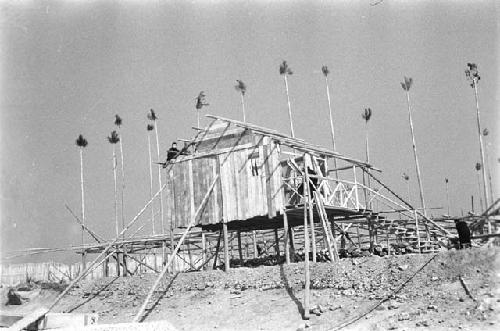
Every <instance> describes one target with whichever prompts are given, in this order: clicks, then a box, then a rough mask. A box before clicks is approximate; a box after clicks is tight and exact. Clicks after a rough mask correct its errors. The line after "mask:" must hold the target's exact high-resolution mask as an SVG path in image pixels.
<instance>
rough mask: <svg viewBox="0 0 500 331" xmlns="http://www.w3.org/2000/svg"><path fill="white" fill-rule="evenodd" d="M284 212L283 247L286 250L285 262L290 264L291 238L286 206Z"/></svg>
mask: <svg viewBox="0 0 500 331" xmlns="http://www.w3.org/2000/svg"><path fill="white" fill-rule="evenodd" d="M282 214H283V231H284V232H283V241H284V244H283V246H284V247H283V249H284V250H285V262H286V264H290V244H289V241H290V238H289V231H288V216H287V215H286V211H285V208H283V210H282Z"/></svg>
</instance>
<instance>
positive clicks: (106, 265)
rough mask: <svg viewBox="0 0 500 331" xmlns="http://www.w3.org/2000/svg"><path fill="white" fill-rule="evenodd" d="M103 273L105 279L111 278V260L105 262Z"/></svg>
mask: <svg viewBox="0 0 500 331" xmlns="http://www.w3.org/2000/svg"><path fill="white" fill-rule="evenodd" d="M102 272H103V276H104V277H109V259H106V260H104V265H103V268H102Z"/></svg>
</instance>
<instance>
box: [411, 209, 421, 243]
mask: <svg viewBox="0 0 500 331" xmlns="http://www.w3.org/2000/svg"><path fill="white" fill-rule="evenodd" d="M413 212H414V214H415V229H416V230H415V231H416V235H417V249H418V252H419V253H421V251H422V247H421V245H420V229H419V225H418V216H417V211H416V210H414V211H413Z"/></svg>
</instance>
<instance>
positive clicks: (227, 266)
mask: <svg viewBox="0 0 500 331" xmlns="http://www.w3.org/2000/svg"><path fill="white" fill-rule="evenodd" d="M222 232H223V238H224V269H225V271H228V270H229V269H231V266H230V264H229V262H230V261H229V240H228V235H227V223H226V222H225V221H224V222H223V223H222Z"/></svg>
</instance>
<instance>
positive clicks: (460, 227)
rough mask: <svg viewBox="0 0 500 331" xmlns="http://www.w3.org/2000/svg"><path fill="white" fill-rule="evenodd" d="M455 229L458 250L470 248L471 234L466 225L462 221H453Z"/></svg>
mask: <svg viewBox="0 0 500 331" xmlns="http://www.w3.org/2000/svg"><path fill="white" fill-rule="evenodd" d="M455 227H456V228H457V232H458V242H459V243H458V248H459V249H463V248H469V247H471V240H470V237H471V234H470V230H469V227H468V226H467V223H466V222H465V221H464V220H463V219H458V220H455Z"/></svg>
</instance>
